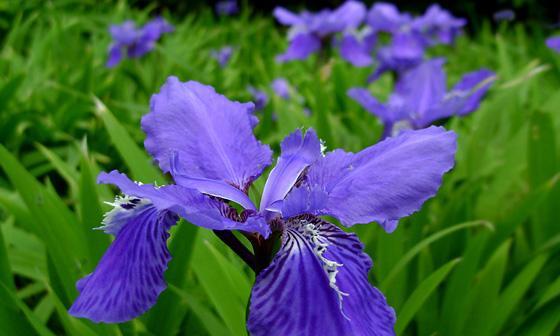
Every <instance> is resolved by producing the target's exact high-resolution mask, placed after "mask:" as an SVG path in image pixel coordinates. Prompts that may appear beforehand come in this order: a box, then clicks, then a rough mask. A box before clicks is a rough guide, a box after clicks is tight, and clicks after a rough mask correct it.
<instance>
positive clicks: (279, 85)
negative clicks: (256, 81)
mask: <svg viewBox="0 0 560 336" xmlns="http://www.w3.org/2000/svg"><path fill="white" fill-rule="evenodd" d="M270 87H271V88H272V91H274V93H276V95H278V96H279V97H281V98H284V99H290V97H291V92H290V91H291V88H290V83H288V81H287V80H286V79H285V78H276V79H275V80H273V81H272V84H270Z"/></svg>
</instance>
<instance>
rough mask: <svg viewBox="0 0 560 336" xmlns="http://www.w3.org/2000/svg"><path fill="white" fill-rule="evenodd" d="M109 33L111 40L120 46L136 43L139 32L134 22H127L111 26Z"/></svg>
mask: <svg viewBox="0 0 560 336" xmlns="http://www.w3.org/2000/svg"><path fill="white" fill-rule="evenodd" d="M109 33H110V34H111V37H112V38H113V40H114V41H115V42H116V43H118V44H120V45H131V44H133V43H134V42H136V39H137V38H138V36H139V34H140V33H139V31H138V29H136V24H135V23H134V21H131V20H128V21H125V22H123V23H122V24H120V25H111V26H110V27H109Z"/></svg>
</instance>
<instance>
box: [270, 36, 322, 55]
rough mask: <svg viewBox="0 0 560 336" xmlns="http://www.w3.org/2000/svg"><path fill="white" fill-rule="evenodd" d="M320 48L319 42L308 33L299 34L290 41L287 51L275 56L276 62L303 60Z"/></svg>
mask: <svg viewBox="0 0 560 336" xmlns="http://www.w3.org/2000/svg"><path fill="white" fill-rule="evenodd" d="M320 48H321V41H320V40H319V38H318V37H316V36H315V35H313V34H310V33H300V34H298V35H296V36H294V37H293V38H292V39H291V40H290V45H289V46H288V50H286V52H284V53H283V54H280V55H278V56H276V60H277V61H278V62H286V61H292V60H303V59H306V58H307V57H309V55H311V54H313V53H314V52H316V51H317V50H319V49H320Z"/></svg>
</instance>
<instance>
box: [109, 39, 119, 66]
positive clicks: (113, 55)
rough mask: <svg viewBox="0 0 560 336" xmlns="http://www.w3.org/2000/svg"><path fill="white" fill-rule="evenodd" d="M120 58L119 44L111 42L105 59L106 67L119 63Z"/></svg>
mask: <svg viewBox="0 0 560 336" xmlns="http://www.w3.org/2000/svg"><path fill="white" fill-rule="evenodd" d="M121 60H122V50H121V46H120V45H118V44H113V45H111V46H110V47H109V58H108V59H107V67H108V68H112V67H114V66H116V65H117V64H119V63H120V62H121Z"/></svg>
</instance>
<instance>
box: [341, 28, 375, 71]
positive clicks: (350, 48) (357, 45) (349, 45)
mask: <svg viewBox="0 0 560 336" xmlns="http://www.w3.org/2000/svg"><path fill="white" fill-rule="evenodd" d="M339 49H340V56H341V57H342V58H343V59H345V60H346V61H348V62H350V63H351V64H352V65H353V66H356V67H364V66H368V65H371V64H372V63H373V59H372V57H371V53H372V51H373V50H372V49H371V48H370V47H369V46H368V45H366V44H365V43H364V41H360V40H358V38H357V37H356V36H354V35H352V34H346V35H344V37H343V38H342V41H340V47H339Z"/></svg>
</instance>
